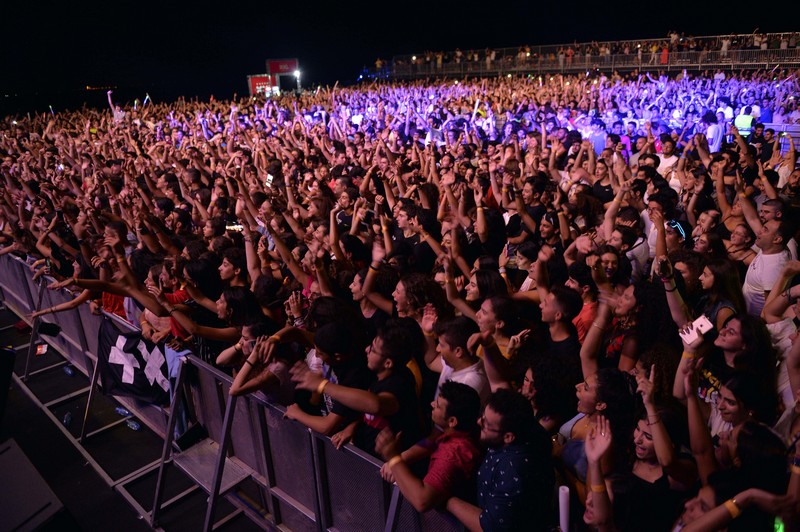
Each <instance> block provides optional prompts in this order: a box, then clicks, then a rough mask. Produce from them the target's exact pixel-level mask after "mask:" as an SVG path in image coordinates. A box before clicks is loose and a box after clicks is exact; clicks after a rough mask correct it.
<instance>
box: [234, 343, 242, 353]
mask: <svg viewBox="0 0 800 532" xmlns="http://www.w3.org/2000/svg"><path fill="white" fill-rule="evenodd" d="M233 349H234V351H241V350H242V343H241V342H236V343H235V344H233Z"/></svg>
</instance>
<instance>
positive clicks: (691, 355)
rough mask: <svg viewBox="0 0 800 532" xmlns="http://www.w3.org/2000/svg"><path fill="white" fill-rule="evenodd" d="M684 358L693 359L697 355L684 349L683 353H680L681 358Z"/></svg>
mask: <svg viewBox="0 0 800 532" xmlns="http://www.w3.org/2000/svg"><path fill="white" fill-rule="evenodd" d="M686 358H689V359H695V358H697V355H695V354H694V353H687V352H686V351H684V352H683V354H682V355H681V360H683V359H686Z"/></svg>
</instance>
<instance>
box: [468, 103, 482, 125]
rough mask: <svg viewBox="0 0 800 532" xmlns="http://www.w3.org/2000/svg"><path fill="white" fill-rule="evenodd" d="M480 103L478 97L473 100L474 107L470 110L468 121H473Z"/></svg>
mask: <svg viewBox="0 0 800 532" xmlns="http://www.w3.org/2000/svg"><path fill="white" fill-rule="evenodd" d="M480 104H481V99H480V98H478V99H477V100H475V108H474V109H473V110H472V118H471V119H470V123H472V122H474V121H475V115H476V114H478V106H479V105H480Z"/></svg>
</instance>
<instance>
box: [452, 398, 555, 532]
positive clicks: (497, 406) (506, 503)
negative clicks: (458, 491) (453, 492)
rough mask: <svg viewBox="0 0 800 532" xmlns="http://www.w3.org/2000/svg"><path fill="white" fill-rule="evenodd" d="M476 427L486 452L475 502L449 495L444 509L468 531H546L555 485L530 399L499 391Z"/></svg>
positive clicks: (546, 442)
mask: <svg viewBox="0 0 800 532" xmlns="http://www.w3.org/2000/svg"><path fill="white" fill-rule="evenodd" d="M480 426H481V444H483V445H485V446H486V447H488V451H487V454H486V458H485V459H484V461H483V464H481V467H480V469H479V471H478V506H475V505H472V504H470V503H468V502H466V501H464V500H462V499H459V498H457V497H452V498H450V500H449V501H448V502H447V509H448V510H449V511H450V512H451V513H452V514H453V515H455V516H456V517H457V518H458V519H459V521H461V523H462V524H463V525H464V526H465V527H466V528H467V529H468V530H470V531H476V530H483V531H497V530H549V529H550V523H549V514H550V506H551V502H552V496H553V487H554V484H555V477H554V473H553V464H552V461H551V454H550V453H551V443H550V439H549V438H548V437H547V433H546V432H545V430H544V428H542V426H541V425H540V424H539V423H538V422H537V421H536V418H535V417H534V414H533V410H532V409H531V405H530V402H529V401H527V400H526V399H525V398H524V397H523V396H522V395H520V394H518V393H517V392H514V391H512V390H508V389H499V390H497V391H496V392H495V393H494V394H492V396H491V397H490V398H489V401H488V403H487V404H486V408H485V409H484V411H483V415H482V416H481V419H480Z"/></svg>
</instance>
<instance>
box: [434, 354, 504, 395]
mask: <svg viewBox="0 0 800 532" xmlns="http://www.w3.org/2000/svg"><path fill="white" fill-rule="evenodd" d="M447 381H453V382H459V383H461V384H466V385H467V386H469V387H470V388H472V389H473V390H475V391H476V392H478V395H479V396H480V397H481V404H486V400H487V399H489V395H491V393H492V389H491V387H490V386H489V379H488V377H486V372H485V371H484V370H483V360H478V361H477V362H476V363H475V364H473V365H471V366H469V367H468V368H464V369H461V370H458V371H456V370H454V369H453V368H451V367H450V366H448V365H447V363H446V362H445V361H444V358H442V372H441V373H440V374H439V384H438V385H437V386H436V395H437V396H438V395H439V387H440V386H441V385H442V384H444V383H445V382H447Z"/></svg>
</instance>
